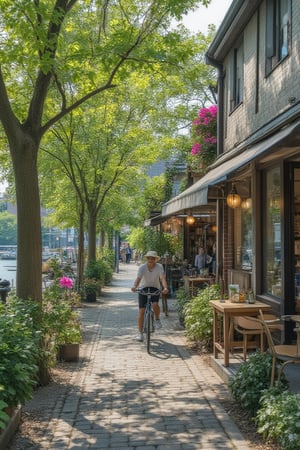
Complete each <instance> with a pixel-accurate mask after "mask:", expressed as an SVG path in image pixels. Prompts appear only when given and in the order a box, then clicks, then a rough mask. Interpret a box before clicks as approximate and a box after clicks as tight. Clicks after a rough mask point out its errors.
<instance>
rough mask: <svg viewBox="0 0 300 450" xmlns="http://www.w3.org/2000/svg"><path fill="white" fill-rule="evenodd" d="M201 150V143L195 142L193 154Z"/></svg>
mask: <svg viewBox="0 0 300 450" xmlns="http://www.w3.org/2000/svg"><path fill="white" fill-rule="evenodd" d="M200 151H201V144H194V145H193V147H192V150H191V154H192V155H197V153H199V152H200Z"/></svg>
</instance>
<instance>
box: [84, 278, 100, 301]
mask: <svg viewBox="0 0 300 450" xmlns="http://www.w3.org/2000/svg"><path fill="white" fill-rule="evenodd" d="M83 289H84V295H85V300H86V301H87V302H95V301H96V300H97V294H98V293H99V291H100V289H101V286H100V282H99V280H97V279H96V278H85V279H84V283H83Z"/></svg>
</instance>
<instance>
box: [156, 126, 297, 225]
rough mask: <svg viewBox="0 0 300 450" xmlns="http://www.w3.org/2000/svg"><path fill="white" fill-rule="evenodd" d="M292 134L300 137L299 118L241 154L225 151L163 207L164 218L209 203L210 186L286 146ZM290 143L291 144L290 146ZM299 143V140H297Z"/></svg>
mask: <svg viewBox="0 0 300 450" xmlns="http://www.w3.org/2000/svg"><path fill="white" fill-rule="evenodd" d="M292 133H299V136H298V137H300V121H297V122H294V123H293V124H292V125H288V126H286V127H285V128H283V129H281V130H280V131H279V132H278V133H276V134H274V135H272V136H270V137H268V138H267V139H264V140H263V141H260V142H258V143H257V144H254V145H252V146H251V147H249V148H247V149H246V150H244V151H243V152H242V153H239V154H236V153H237V151H236V150H235V151H234V154H233V152H230V154H229V153H224V155H222V156H221V157H220V158H219V159H218V160H217V161H216V163H215V164H214V165H213V166H212V169H211V170H210V171H209V172H208V173H207V174H205V175H204V177H202V178H201V179H200V180H198V181H197V182H196V183H195V184H193V185H192V186H190V187H189V188H188V189H186V190H185V191H184V192H182V193H181V194H179V195H177V196H176V197H174V198H172V199H171V200H170V201H168V202H167V203H165V204H164V205H163V206H162V213H161V215H162V217H166V216H170V215H173V214H176V213H179V212H180V211H183V210H189V209H191V208H195V207H199V206H202V205H207V204H208V203H209V188H211V187H213V186H215V185H217V184H220V183H222V182H224V181H226V180H227V178H228V176H229V175H230V174H232V173H233V172H234V171H236V170H237V169H240V168H242V167H243V166H245V165H246V164H248V163H249V162H251V161H253V160H254V159H256V158H258V157H262V156H265V154H266V153H267V152H268V151H269V150H274V147H276V148H277V147H280V146H283V145H284V143H285V142H284V140H285V139H286V138H288V137H289V136H290V135H291V134H292ZM291 144H292V143H288V145H291ZM295 145H296V143H295ZM297 145H299V141H297Z"/></svg>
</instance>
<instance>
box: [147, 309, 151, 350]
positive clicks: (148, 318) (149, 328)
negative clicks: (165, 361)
mask: <svg viewBox="0 0 300 450" xmlns="http://www.w3.org/2000/svg"><path fill="white" fill-rule="evenodd" d="M151 325H152V324H151V314H150V313H149V312H148V314H147V331H146V338H147V352H148V353H150V339H151Z"/></svg>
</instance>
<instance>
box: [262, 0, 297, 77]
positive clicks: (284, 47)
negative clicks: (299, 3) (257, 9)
mask: <svg viewBox="0 0 300 450" xmlns="http://www.w3.org/2000/svg"><path fill="white" fill-rule="evenodd" d="M266 17H267V22H266V73H267V74H268V73H269V72H271V70H272V69H273V68H274V67H275V66H276V65H277V64H278V62H279V61H281V60H282V59H283V58H285V57H286V56H287V55H288V53H289V45H290V40H291V36H290V29H291V0H267V11H266Z"/></svg>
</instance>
